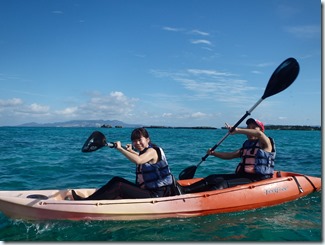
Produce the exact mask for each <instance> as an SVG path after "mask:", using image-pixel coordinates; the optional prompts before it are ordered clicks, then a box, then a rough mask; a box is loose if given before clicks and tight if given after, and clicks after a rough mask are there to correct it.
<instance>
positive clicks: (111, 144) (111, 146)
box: [105, 142, 127, 150]
mask: <svg viewBox="0 0 325 245" xmlns="http://www.w3.org/2000/svg"><path fill="white" fill-rule="evenodd" d="M105 145H106V146H108V147H109V148H116V143H114V142H110V143H106V144H105ZM122 148H123V149H124V150H126V149H127V148H126V146H123V145H122Z"/></svg>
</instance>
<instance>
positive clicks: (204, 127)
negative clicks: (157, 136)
mask: <svg viewBox="0 0 325 245" xmlns="http://www.w3.org/2000/svg"><path fill="white" fill-rule="evenodd" d="M144 127H145V128H167V129H217V128H215V127H207V126H194V127H172V126H144Z"/></svg>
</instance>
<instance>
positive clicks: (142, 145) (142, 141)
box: [132, 136, 150, 151]
mask: <svg viewBox="0 0 325 245" xmlns="http://www.w3.org/2000/svg"><path fill="white" fill-rule="evenodd" d="M149 142H150V139H149V138H145V137H143V136H141V137H140V138H139V139H135V140H133V141H132V145H133V147H134V148H135V149H137V150H138V151H143V150H144V149H146V148H148V146H149Z"/></svg>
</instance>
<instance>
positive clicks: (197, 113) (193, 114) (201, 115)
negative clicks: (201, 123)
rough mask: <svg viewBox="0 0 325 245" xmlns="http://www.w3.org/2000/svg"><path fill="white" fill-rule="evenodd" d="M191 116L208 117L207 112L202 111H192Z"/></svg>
mask: <svg viewBox="0 0 325 245" xmlns="http://www.w3.org/2000/svg"><path fill="white" fill-rule="evenodd" d="M191 116H192V117H193V118H202V117H206V114H205V113H202V112H195V113H192V115H191Z"/></svg>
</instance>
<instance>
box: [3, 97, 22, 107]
mask: <svg viewBox="0 0 325 245" xmlns="http://www.w3.org/2000/svg"><path fill="white" fill-rule="evenodd" d="M21 104H23V101H22V99H19V98H12V99H8V100H0V106H1V107H12V106H17V105H21Z"/></svg>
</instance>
